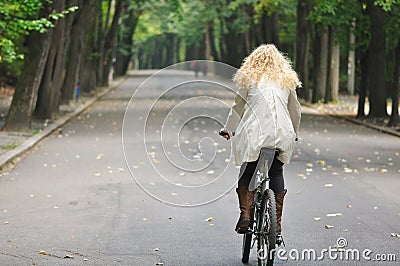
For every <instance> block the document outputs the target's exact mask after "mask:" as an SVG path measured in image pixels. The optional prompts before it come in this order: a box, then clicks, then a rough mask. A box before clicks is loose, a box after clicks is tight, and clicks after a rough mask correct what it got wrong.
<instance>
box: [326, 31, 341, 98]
mask: <svg viewBox="0 0 400 266" xmlns="http://www.w3.org/2000/svg"><path fill="white" fill-rule="evenodd" d="M328 50H329V61H328V66H329V74H328V79H327V82H328V84H327V86H326V93H325V102H330V101H337V100H338V94H339V64H340V56H339V55H340V53H339V52H340V47H339V42H337V41H336V37H335V29H333V28H332V27H331V26H329V49H328Z"/></svg>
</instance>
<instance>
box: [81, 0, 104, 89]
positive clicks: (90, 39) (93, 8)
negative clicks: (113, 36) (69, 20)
mask: <svg viewBox="0 0 400 266" xmlns="http://www.w3.org/2000/svg"><path fill="white" fill-rule="evenodd" d="M94 1H95V2H94V3H93V5H89V6H88V9H89V10H88V13H89V14H98V13H101V9H100V6H99V4H100V3H101V2H100V1H98V0H94ZM97 19H99V18H98V17H97V16H95V15H94V16H93V15H89V16H87V17H86V21H85V23H86V27H87V29H88V30H87V31H86V34H85V37H84V46H83V54H82V58H81V65H80V67H79V81H80V85H81V91H83V92H87V93H91V92H92V91H94V90H95V89H96V87H97V85H98V78H97V70H98V68H99V65H101V61H100V60H99V57H98V56H99V47H98V46H97V45H98V42H97V41H98V40H97V39H96V30H97V33H98V34H99V35H100V28H98V21H97ZM91 29H96V30H91ZM99 38H100V37H99Z"/></svg>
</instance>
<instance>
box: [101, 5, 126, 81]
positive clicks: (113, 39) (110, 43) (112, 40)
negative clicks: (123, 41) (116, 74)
mask: <svg viewBox="0 0 400 266" xmlns="http://www.w3.org/2000/svg"><path fill="white" fill-rule="evenodd" d="M122 4H123V0H116V3H115V12H114V16H113V20H112V22H111V27H110V28H109V30H108V32H107V36H106V38H105V42H104V53H103V58H104V61H103V62H102V63H103V66H104V70H103V71H104V72H103V77H102V80H101V85H102V86H108V84H109V80H110V71H111V68H112V65H113V63H114V60H115V56H116V46H117V37H118V35H117V33H118V27H119V20H120V17H121V12H122Z"/></svg>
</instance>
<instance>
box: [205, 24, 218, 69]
mask: <svg viewBox="0 0 400 266" xmlns="http://www.w3.org/2000/svg"><path fill="white" fill-rule="evenodd" d="M208 30H209V33H210V49H211V55H212V57H213V60H214V61H218V62H219V61H220V60H221V56H220V54H219V53H218V50H217V46H216V44H215V41H216V40H215V33H214V24H213V22H212V21H209V22H208Z"/></svg>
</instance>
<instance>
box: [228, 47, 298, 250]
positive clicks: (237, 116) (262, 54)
mask: <svg viewBox="0 0 400 266" xmlns="http://www.w3.org/2000/svg"><path fill="white" fill-rule="evenodd" d="M233 82H234V83H235V84H236V85H237V86H238V87H239V92H238V94H237V95H236V97H235V101H234V104H233V106H232V108H231V111H230V113H229V116H228V119H227V121H226V124H225V127H224V128H223V129H221V132H220V133H221V134H222V135H223V136H224V138H226V139H227V140H229V139H230V138H232V141H233V144H232V145H233V153H234V154H235V161H236V165H237V166H241V168H240V173H239V181H238V188H237V189H236V192H237V194H238V198H239V206H240V217H239V221H238V222H237V225H236V228H235V230H236V231H237V232H238V233H244V232H246V231H247V230H248V228H249V226H250V213H251V210H252V209H253V208H254V206H253V197H254V191H250V190H251V188H250V187H249V184H250V181H251V179H252V177H253V173H254V171H255V170H256V166H257V162H258V158H259V154H260V150H261V148H263V147H265V148H272V149H277V150H278V151H279V152H278V153H276V154H275V157H274V160H273V162H272V166H271V168H270V170H269V172H268V175H269V177H270V179H271V180H270V182H269V184H270V188H271V189H272V190H273V191H274V194H275V198H276V209H277V210H276V213H277V228H276V232H277V238H276V243H277V245H278V246H280V245H281V244H282V243H283V238H282V235H281V232H282V229H281V218H282V210H283V198H284V197H285V194H286V192H287V190H286V189H285V186H284V177H283V165H284V164H287V163H289V162H290V158H291V156H292V153H293V149H294V145H295V140H296V139H297V134H298V131H299V125H300V117H301V109H300V104H299V102H298V100H297V95H296V88H297V87H299V86H301V82H300V80H299V78H298V76H297V73H296V72H295V71H294V70H293V68H292V66H291V63H290V60H289V59H288V58H287V57H285V56H284V55H283V54H282V53H281V52H279V51H278V49H277V48H276V47H275V46H274V45H272V44H266V45H265V44H264V45H261V46H259V47H258V48H257V49H255V50H254V51H253V52H252V53H251V54H250V55H249V56H248V57H247V58H245V59H244V61H243V64H242V66H241V67H240V69H239V70H238V71H237V73H236V74H235V76H234V78H233ZM233 133H235V134H233ZM252 189H253V190H254V188H252Z"/></svg>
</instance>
